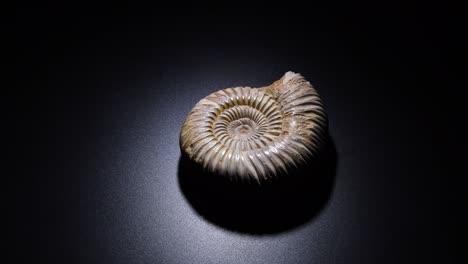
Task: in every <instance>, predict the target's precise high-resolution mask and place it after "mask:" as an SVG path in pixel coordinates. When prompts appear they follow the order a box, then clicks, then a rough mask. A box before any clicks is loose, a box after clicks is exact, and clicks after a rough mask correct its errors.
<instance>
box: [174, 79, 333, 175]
mask: <svg viewBox="0 0 468 264" xmlns="http://www.w3.org/2000/svg"><path fill="white" fill-rule="evenodd" d="M327 122H328V121H327V115H326V113H325V110H324V108H323V105H322V102H321V100H320V97H319V95H318V94H317V92H316V91H315V89H314V88H313V87H312V85H311V84H310V83H309V82H308V81H306V80H305V79H304V77H302V76H301V75H300V74H297V73H293V72H287V73H286V74H284V76H283V77H282V78H281V79H280V80H278V81H276V82H274V83H273V84H271V85H270V86H265V87H261V88H250V87H235V88H227V89H223V90H220V91H217V92H215V93H212V94H210V95H208V96H207V97H205V98H203V99H202V100H201V101H199V102H198V103H197V104H196V105H195V106H194V108H193V109H192V111H191V112H190V113H189V115H188V116H187V118H186V120H185V122H184V125H183V127H182V130H181V133H180V147H181V150H182V151H183V153H184V154H185V155H187V156H188V157H189V158H190V159H191V160H193V161H195V162H196V163H198V164H200V165H201V166H202V167H203V168H204V169H205V170H207V171H209V172H212V173H216V174H219V175H223V176H226V177H229V178H230V179H232V180H240V181H247V182H251V181H255V182H259V183H261V182H264V181H267V180H269V179H273V178H276V177H278V176H280V175H287V174H288V172H290V171H291V169H293V168H297V167H300V166H302V165H304V163H305V162H308V161H309V160H310V159H311V158H313V157H314V156H315V155H317V154H318V151H319V150H320V148H321V147H322V146H323V144H324V143H325V142H324V141H325V138H326V136H325V135H326V131H327Z"/></svg>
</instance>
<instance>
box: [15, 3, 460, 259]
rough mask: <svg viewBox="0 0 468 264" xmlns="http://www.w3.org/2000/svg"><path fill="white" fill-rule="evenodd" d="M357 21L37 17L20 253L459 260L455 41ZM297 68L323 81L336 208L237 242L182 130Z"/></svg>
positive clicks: (18, 202)
mask: <svg viewBox="0 0 468 264" xmlns="http://www.w3.org/2000/svg"><path fill="white" fill-rule="evenodd" d="M355 8H356V9H353V10H354V11H355V12H356V11H357V12H360V13H358V14H360V15H361V16H359V15H358V16H354V15H349V14H348V12H347V11H346V8H344V9H343V10H341V11H337V10H335V9H333V8H329V9H327V10H328V11H329V14H330V16H327V15H325V14H324V13H322V11H323V10H322V11H320V12H319V11H317V12H316V13H315V14H316V15H315V16H314V17H310V16H305V15H306V13H300V14H298V15H297V14H290V15H289V16H286V18H285V20H287V22H284V20H275V21H270V20H268V19H267V18H268V16H267V15H265V16H257V13H256V12H253V11H252V12H251V13H247V14H244V18H245V20H246V21H249V22H245V21H244V22H242V21H240V22H239V21H237V20H236V19H238V17H237V12H235V11H232V10H231V9H229V10H231V11H232V12H229V13H226V14H225V15H226V16H225V15H224V13H217V15H213V16H211V17H210V16H204V17H203V16H202V17H198V16H197V15H196V14H198V13H197V12H193V13H192V12H188V13H179V12H176V11H174V10H172V11H174V13H173V14H178V15H174V16H171V15H169V14H166V15H164V12H163V11H158V14H160V16H153V15H151V14H149V16H140V15H136V14H134V13H133V11H134V10H130V11H129V10H127V9H123V10H125V11H118V12H117V11H115V10H114V11H111V15H107V16H103V15H102V13H101V11H99V10H98V11H96V12H95V13H94V12H89V11H88V12H89V13H86V12H85V13H84V14H83V13H82V12H84V11H85V10H81V9H79V10H78V11H77V10H75V9H74V8H73V7H69V8H65V11H64V10H61V12H59V13H58V14H57V13H56V12H54V11H53V9H45V11H44V10H42V11H41V12H42V13H41V12H37V10H22V12H21V15H22V16H19V18H22V17H23V18H27V19H24V20H22V19H18V28H19V29H21V32H23V34H22V35H21V36H19V38H18V40H19V47H21V48H22V53H21V54H20V55H19V57H18V59H19V60H20V61H21V62H22V63H21V66H19V71H18V72H22V73H24V74H25V75H24V76H28V77H24V78H21V77H20V79H21V82H25V83H24V86H21V87H25V88H24V89H23V90H19V97H17V98H18V101H20V102H21V107H20V108H19V112H18V118H17V119H16V120H20V121H19V122H17V123H18V124H17V127H18V128H19V133H18V136H19V137H20V138H21V139H22V140H21V146H24V149H23V148H21V151H20V152H21V154H20V155H19V157H21V159H22V160H25V161H27V162H28V163H27V165H26V166H21V167H19V168H18V170H20V171H21V172H25V173H27V174H25V175H28V177H21V178H19V183H18V184H16V185H15V191H16V193H17V195H15V196H14V197H15V211H16V214H15V216H16V218H15V219H16V224H15V226H16V227H17V228H16V230H17V231H18V232H17V235H16V238H15V241H14V245H15V248H16V250H15V253H16V255H17V258H18V259H21V258H31V259H34V260H38V261H45V262H49V263H55V262H57V263H64V261H65V262H67V263H69V262H82V263H90V262H96V263H268V264H273V263H404V262H408V263H412V262H434V263H451V262H454V261H455V255H456V253H457V251H458V250H457V244H456V243H455V241H454V239H455V237H456V234H457V228H458V225H457V224H458V223H461V220H459V218H456V216H457V214H458V212H459V210H460V208H459V207H458V206H457V204H456V202H457V201H459V198H458V197H459V192H458V191H457V188H456V187H454V186H455V185H456V184H455V181H453V180H452V178H453V177H452V176H453V175H456V174H455V172H454V170H453V169H452V167H450V166H449V165H448V163H447V161H446V157H447V155H448V153H452V154H453V153H454V152H452V151H451V144H453V143H454V140H453V138H454V137H455V138H456V135H457V134H456V133H452V132H449V131H448V130H446V129H444V128H445V127H450V124H451V119H450V117H449V116H450V114H449V113H450V111H451V110H450V109H451V108H449V107H446V106H445V104H442V102H447V101H450V98H451V97H449V95H448V94H447V93H445V94H444V93H440V92H437V93H435V92H434V91H440V90H439V87H441V85H442V84H444V89H450V87H453V86H451V85H448V84H449V83H447V80H449V79H451V80H452V81H453V79H452V78H450V76H451V74H454V73H453V72H451V71H449V70H447V67H448V66H446V65H448V64H447V59H446V54H444V53H443V52H445V51H444V49H443V48H442V47H440V46H439V44H440V43H442V42H443V40H440V36H441V34H445V33H444V32H445V31H443V30H439V31H438V30H437V28H436V27H433V28H432V29H433V30H432V31H430V32H431V33H428V32H429V31H428V30H427V29H422V30H418V29H417V27H415V25H417V23H416V24H413V20H412V18H411V17H412V16H411V15H408V16H405V14H400V15H402V16H403V18H401V17H396V18H395V17H394V13H392V11H391V10H390V11H388V13H385V12H384V13H378V12H377V13H376V14H368V13H367V12H365V10H364V11H363V10H361V9H359V8H357V7H355ZM392 10H393V9H392ZM138 11H142V12H143V13H145V11H144V10H138ZM276 11H278V12H279V11H280V10H276ZM67 12H68V13H67ZM336 12H338V13H336ZM381 12H382V11H381ZM149 13H151V12H149ZM51 14H53V15H51ZM307 14H309V13H308V12H307ZM43 15H45V17H47V16H48V18H45V17H44V16H43ZM69 15H70V16H69ZM363 15H365V16H364V17H363ZM161 16H162V17H161ZM428 16H429V15H428ZM429 17H430V16H429ZM35 18H37V19H35ZM169 18H170V19H171V21H172V22H168V19H169ZM423 18H424V17H423ZM392 19H393V20H392ZM368 20H369V21H370V22H372V23H368V22H369V21H368ZM213 21H218V22H217V23H216V22H213ZM431 26H432V25H431V24H429V25H427V27H429V28H430V27H431ZM415 28H416V29H415ZM434 34H435V35H434ZM288 70H292V71H296V72H300V73H302V74H303V75H304V76H305V77H306V78H307V79H308V80H310V82H311V83H312V84H313V85H314V86H315V87H316V89H317V90H318V92H319V93H320V95H321V96H322V99H323V102H324V105H325V107H326V109H327V112H328V115H329V120H330V134H331V137H332V139H333V142H334V145H335V147H336V160H337V164H336V173H335V174H334V176H333V177H334V178H333V186H332V188H331V190H330V193H329V198H327V199H326V201H325V202H324V204H323V206H321V207H320V209H318V210H316V209H313V208H307V206H305V207H301V208H300V210H306V211H304V213H305V214H308V212H307V210H316V212H311V214H310V215H313V216H311V217H310V218H308V219H306V220H305V221H303V222H302V223H300V224H299V223H297V224H293V225H292V226H288V227H287V228H284V229H282V228H278V229H276V230H275V231H270V232H266V233H265V232H243V230H233V229H231V228H229V227H227V226H223V224H222V222H216V221H212V220H210V219H209V217H206V216H204V215H203V214H200V212H199V211H198V210H196V209H195V208H194V207H193V206H192V205H191V201H190V197H188V196H186V195H184V193H183V192H182V190H181V186H180V183H179V180H180V176H179V174H180V173H179V171H178V169H179V159H180V150H179V145H178V140H179V131H180V128H181V125H182V123H183V121H184V118H185V116H186V115H187V114H188V112H189V111H190V109H191V108H192V107H193V105H194V104H195V103H196V102H197V101H198V100H200V99H201V98H202V97H204V96H206V95H208V94H210V93H212V92H214V91H216V90H218V89H221V88H224V87H231V86H241V85H248V86H254V87H255V86H263V85H267V84H270V83H271V82H273V81H275V80H276V79H278V78H280V77H281V75H282V74H283V73H284V72H286V71H288ZM26 73H28V75H26ZM21 84H22V83H21ZM450 96H453V93H452V94H451V95H450ZM454 97H456V96H454ZM448 104H449V103H447V105H448ZM435 120H436V122H435ZM23 150H24V151H23ZM25 158H26V159H25ZM457 159H458V156H457V155H452V158H451V161H452V162H453V161H455V163H456V160H457ZM313 203H314V201H311V204H313ZM303 204H307V203H303ZM291 206H292V207H293V209H292V210H293V211H294V210H295V208H294V206H295V205H294V204H292V205H291ZM242 217H243V218H244V219H245V217H246V216H245V215H242ZM288 217H291V215H288V214H283V215H279V216H278V219H275V223H277V224H281V223H282V222H288V221H289V220H288ZM233 221H234V222H235V221H236V220H235V219H233ZM458 221H460V222H458Z"/></svg>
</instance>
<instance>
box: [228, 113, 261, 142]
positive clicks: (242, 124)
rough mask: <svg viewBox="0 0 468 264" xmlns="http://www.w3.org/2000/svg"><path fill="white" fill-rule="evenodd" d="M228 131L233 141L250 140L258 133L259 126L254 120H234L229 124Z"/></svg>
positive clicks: (246, 118)
mask: <svg viewBox="0 0 468 264" xmlns="http://www.w3.org/2000/svg"><path fill="white" fill-rule="evenodd" d="M227 130H228V134H230V135H231V137H232V138H233V139H238V140H248V139H250V138H251V137H252V136H254V135H255V134H256V133H258V130H259V125H258V124H257V123H256V122H255V121H253V120H252V119H250V118H248V117H245V118H240V119H236V120H233V121H232V122H231V123H229V124H228V129H227Z"/></svg>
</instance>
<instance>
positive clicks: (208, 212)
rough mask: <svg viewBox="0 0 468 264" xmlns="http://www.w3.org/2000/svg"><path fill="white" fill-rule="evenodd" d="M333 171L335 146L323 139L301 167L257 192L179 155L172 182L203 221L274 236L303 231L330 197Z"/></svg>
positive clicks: (257, 187) (264, 185) (253, 185)
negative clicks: (313, 156) (300, 228)
mask: <svg viewBox="0 0 468 264" xmlns="http://www.w3.org/2000/svg"><path fill="white" fill-rule="evenodd" d="M336 165H337V154H336V149H335V145H334V143H333V140H332V139H331V137H328V140H327V144H326V146H325V147H324V148H323V149H322V150H321V153H320V155H318V156H317V158H316V159H314V160H313V161H311V162H309V164H308V165H307V166H306V167H303V168H302V169H300V170H298V171H296V172H294V173H292V174H290V175H288V177H282V179H280V180H277V181H274V182H270V183H266V184H262V185H261V186H259V185H258V184H250V185H247V184H238V183H231V182H228V181H227V180H225V179H224V178H222V177H219V176H218V177H216V175H211V174H208V173H206V172H204V171H203V170H202V169H201V168H200V166H198V165H197V164H195V163H194V162H192V161H191V160H189V159H188V158H187V157H185V156H184V155H182V156H181V158H180V160H179V167H178V179H179V187H180V189H181V191H182V193H183V194H184V196H185V197H186V199H187V201H188V202H189V203H190V204H191V206H192V207H193V208H194V209H195V211H196V212H198V213H199V214H200V215H201V216H203V217H204V218H205V219H207V220H208V221H210V222H212V223H214V224H216V225H218V226H221V227H223V228H226V229H229V230H232V231H237V232H242V233H250V234H274V233H279V232H283V231H287V230H290V229H293V228H296V227H298V226H300V225H303V224H305V223H307V222H308V221H310V220H312V219H313V218H314V217H315V216H317V215H318V214H319V213H320V212H321V211H322V209H323V208H324V207H325V206H326V204H327V202H328V200H329V199H330V196H331V193H332V191H333V187H334V181H335V172H336ZM289 176H290V177H289Z"/></svg>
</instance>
